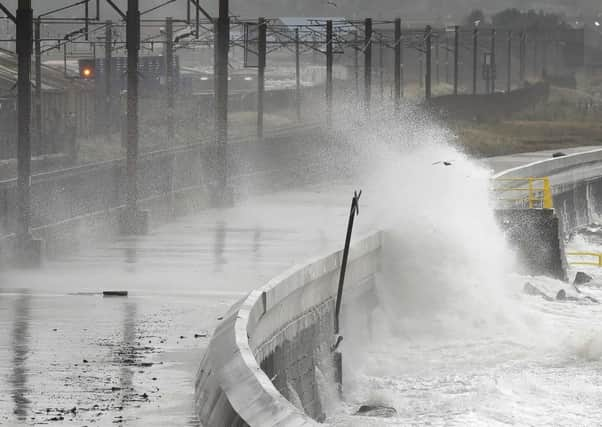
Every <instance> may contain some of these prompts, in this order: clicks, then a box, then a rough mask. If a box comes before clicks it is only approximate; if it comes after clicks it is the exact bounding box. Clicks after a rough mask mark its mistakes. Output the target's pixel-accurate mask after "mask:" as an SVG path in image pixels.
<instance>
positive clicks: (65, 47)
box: [63, 42, 69, 78]
mask: <svg viewBox="0 0 602 427" xmlns="http://www.w3.org/2000/svg"><path fill="white" fill-rule="evenodd" d="M63 74H64V76H65V78H67V77H69V76H68V74H67V42H65V44H64V45H63Z"/></svg>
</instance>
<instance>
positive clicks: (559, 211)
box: [494, 149, 602, 234]
mask: <svg viewBox="0 0 602 427" xmlns="http://www.w3.org/2000/svg"><path fill="white" fill-rule="evenodd" d="M601 162H602V149H597V150H591V151H588V152H585V153H578V154H572V155H568V156H564V157H558V158H553V159H547V160H542V161H539V162H534V163H530V164H528V165H525V166H519V167H516V168H513V169H509V170H507V171H504V172H501V173H499V174H497V175H496V176H495V177H494V178H525V177H545V176H551V177H552V179H551V188H552V196H553V199H554V210H555V212H556V215H557V216H558V218H559V220H560V230H561V233H563V234H567V233H570V232H571V231H572V230H574V229H575V228H578V227H582V226H585V225H588V224H591V223H592V222H594V221H596V220H597V219H598V218H599V217H600V215H601V214H602V177H600V176H596V175H599V173H598V172H596V171H594V172H593V175H592V173H590V172H589V170H588V169H584V167H585V166H593V165H596V164H599V163H601ZM567 171H575V172H574V173H571V175H570V176H569V178H568V179H566V178H565V179H563V180H562V181H561V182H555V180H554V177H553V176H554V175H555V174H558V173H562V172H567Z"/></svg>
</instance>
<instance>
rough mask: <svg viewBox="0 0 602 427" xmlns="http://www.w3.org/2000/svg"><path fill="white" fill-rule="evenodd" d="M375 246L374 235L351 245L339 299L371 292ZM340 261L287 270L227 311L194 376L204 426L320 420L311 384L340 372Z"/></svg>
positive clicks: (327, 259)
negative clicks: (336, 318) (337, 345)
mask: <svg viewBox="0 0 602 427" xmlns="http://www.w3.org/2000/svg"><path fill="white" fill-rule="evenodd" d="M382 245H383V233H381V232H377V233H375V234H372V235H370V236H368V237H366V238H364V239H361V240H358V241H356V242H355V243H353V244H352V247H351V251H350V257H349V264H348V270H347V276H346V277H347V279H346V282H345V286H346V288H345V295H346V297H347V298H356V299H357V298H362V295H365V294H366V293H369V292H372V290H373V286H374V277H375V275H376V274H377V273H378V272H379V270H380V258H381V256H380V255H381V250H382ZM341 259H342V251H336V252H333V253H330V254H327V255H326V256H323V257H319V258H316V259H314V260H312V261H309V262H308V263H306V264H304V265H301V266H296V267H293V268H292V269H290V270H289V271H287V272H285V273H283V274H282V275H280V276H278V277H276V278H274V279H273V280H272V281H270V282H269V283H268V284H266V285H265V286H264V287H263V288H260V289H257V290H256V291H253V292H251V293H250V294H249V296H248V297H246V298H245V299H244V300H242V301H241V302H239V303H238V304H237V305H235V306H234V307H233V308H232V309H231V311H230V312H229V314H228V315H227V316H226V317H225V319H224V320H223V322H222V323H221V325H220V326H219V327H218V329H217V330H216V332H215V335H214V337H213V339H212V341H211V344H210V346H209V348H208V350H207V352H206V354H205V357H204V359H203V361H202V362H201V366H200V369H199V372H198V376H197V382H196V399H195V400H196V408H197V415H198V417H199V419H200V420H201V422H202V423H203V424H204V425H207V426H214V425H215V426H218V425H219V426H245V425H249V426H276V425H291V426H292V425H294V426H302V425H308V426H309V425H315V424H317V423H318V422H319V421H320V420H322V419H323V417H324V409H323V405H324V404H325V403H327V402H325V399H327V398H328V397H327V396H325V395H324V393H323V390H321V389H320V384H319V382H320V381H321V380H325V381H327V382H328V383H330V384H331V385H333V386H334V385H335V383H336V382H337V378H340V375H341V373H340V370H341V365H340V356H339V355H338V353H337V352H336V351H335V343H336V341H335V339H336V337H335V335H334V311H335V310H334V308H335V298H336V292H337V285H338V277H339V272H340V267H341ZM352 295H353V297H352ZM346 297H344V298H343V301H344V303H350V302H352V301H349V300H345V298H346ZM354 315H355V316H359V315H361V313H355V312H354ZM344 324H345V323H344V319H343V335H344V330H345V326H344Z"/></svg>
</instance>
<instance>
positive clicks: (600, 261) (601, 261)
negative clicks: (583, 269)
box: [566, 252, 602, 267]
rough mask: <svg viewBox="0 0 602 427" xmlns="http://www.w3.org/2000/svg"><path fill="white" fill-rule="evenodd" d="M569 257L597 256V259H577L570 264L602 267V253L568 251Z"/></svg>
mask: <svg viewBox="0 0 602 427" xmlns="http://www.w3.org/2000/svg"><path fill="white" fill-rule="evenodd" d="M566 256H567V258H568V257H569V256H571V257H580V258H581V259H583V258H585V257H590V258H592V257H593V258H595V259H596V261H575V262H570V263H569V264H570V265H589V266H592V267H602V253H597V252H567V253H566Z"/></svg>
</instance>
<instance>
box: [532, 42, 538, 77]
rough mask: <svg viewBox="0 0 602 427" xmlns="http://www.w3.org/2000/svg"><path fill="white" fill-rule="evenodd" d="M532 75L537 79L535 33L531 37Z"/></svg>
mask: <svg viewBox="0 0 602 427" xmlns="http://www.w3.org/2000/svg"><path fill="white" fill-rule="evenodd" d="M533 74H534V77H535V78H536V79H537V77H538V76H537V74H538V67H537V33H535V35H534V36H533Z"/></svg>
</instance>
